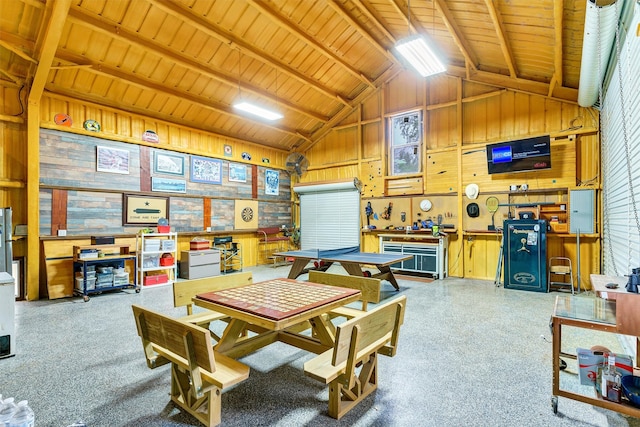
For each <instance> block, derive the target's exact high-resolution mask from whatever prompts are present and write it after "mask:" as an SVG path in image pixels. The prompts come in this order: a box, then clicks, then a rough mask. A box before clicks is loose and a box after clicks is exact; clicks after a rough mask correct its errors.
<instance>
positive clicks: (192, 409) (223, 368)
mask: <svg viewBox="0 0 640 427" xmlns="http://www.w3.org/2000/svg"><path fill="white" fill-rule="evenodd" d="M132 309H133V315H134V318H135V321H136V327H137V329H138V335H139V336H140V338H141V340H142V346H143V349H144V353H145V357H146V360H147V366H148V367H149V368H151V369H154V368H157V367H158V366H162V365H164V364H167V363H171V400H172V401H173V402H174V403H176V404H177V405H178V406H179V407H180V408H182V409H183V410H185V411H187V412H188V413H190V414H191V415H193V416H194V417H195V418H196V419H198V420H199V421H200V422H202V423H203V424H204V425H206V426H209V427H211V426H216V425H218V424H220V422H221V400H220V399H221V398H220V394H221V392H222V391H223V390H225V389H227V388H229V387H231V386H233V385H235V384H238V383H240V382H242V381H244V380H246V379H247V378H248V377H249V367H248V366H247V365H245V364H243V363H241V362H238V361H237V360H234V359H231V358H229V357H227V356H224V355H222V354H220V353H218V352H216V351H214V349H213V342H212V339H211V334H210V333H209V331H208V330H206V329H204V328H201V327H199V326H197V325H194V324H192V323H187V322H184V321H181V320H179V319H173V318H171V317H168V316H166V315H164V314H161V313H158V312H155V311H152V310H149V309H146V308H143V307H141V306H138V305H132Z"/></svg>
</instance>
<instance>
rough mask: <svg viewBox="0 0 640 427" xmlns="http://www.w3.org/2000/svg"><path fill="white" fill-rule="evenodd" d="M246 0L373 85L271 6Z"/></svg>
mask: <svg viewBox="0 0 640 427" xmlns="http://www.w3.org/2000/svg"><path fill="white" fill-rule="evenodd" d="M247 1H248V2H249V3H250V4H251V6H253V7H254V8H256V9H258V10H259V11H260V12H262V13H263V14H264V15H265V16H267V17H269V19H271V20H272V21H274V22H275V23H277V24H278V25H279V26H280V27H282V28H284V29H286V30H287V31H289V33H291V34H293V35H294V36H296V37H297V38H298V39H300V40H302V41H303V42H305V43H306V44H308V45H309V46H313V48H314V50H315V51H316V52H320V53H322V54H323V55H324V56H326V57H327V58H329V59H330V60H332V61H333V62H335V63H336V64H339V65H340V66H341V67H343V68H344V69H345V70H346V71H347V72H348V73H349V74H351V75H352V76H354V77H355V78H357V79H359V80H360V81H361V82H362V83H364V84H366V85H367V86H369V87H374V86H373V82H372V81H371V80H370V79H369V78H368V77H367V76H365V75H364V74H362V72H360V71H358V70H356V69H355V68H353V67H352V66H351V65H350V64H348V63H347V62H345V61H344V60H342V58H340V57H339V56H338V55H336V54H335V53H333V52H331V51H329V50H328V49H327V48H326V47H325V46H324V45H322V44H321V43H318V42H317V41H316V40H315V39H314V38H313V37H311V36H309V35H308V34H306V33H305V32H304V30H303V29H302V28H300V27H299V26H297V25H295V24H294V23H292V22H291V21H287V20H285V19H284V18H283V17H282V16H280V15H279V14H278V13H277V12H275V11H274V10H273V9H272V8H270V7H268V6H267V5H266V4H264V3H263V2H261V1H255V0H247Z"/></svg>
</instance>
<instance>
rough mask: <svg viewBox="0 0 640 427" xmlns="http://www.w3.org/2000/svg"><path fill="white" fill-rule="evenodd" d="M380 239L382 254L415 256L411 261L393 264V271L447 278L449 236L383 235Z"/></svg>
mask: <svg viewBox="0 0 640 427" xmlns="http://www.w3.org/2000/svg"><path fill="white" fill-rule="evenodd" d="M379 239H380V252H381V253H389V254H397V255H412V256H413V258H411V259H409V260H406V261H402V262H399V263H396V264H392V265H391V268H392V269H394V270H403V271H412V272H417V273H425V274H431V275H433V276H434V277H435V278H436V279H444V278H445V277H446V276H447V273H448V272H447V264H448V260H447V247H448V237H447V236H438V237H433V236H417V235H415V236H414V235H406V234H404V235H403V234H398V235H382V234H381V235H380V236H379ZM407 239H410V240H407Z"/></svg>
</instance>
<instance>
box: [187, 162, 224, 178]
mask: <svg viewBox="0 0 640 427" xmlns="http://www.w3.org/2000/svg"><path fill="white" fill-rule="evenodd" d="M191 181H192V182H203V183H205V184H222V160H217V159H209V158H207V157H198V156H191Z"/></svg>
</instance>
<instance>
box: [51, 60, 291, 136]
mask: <svg viewBox="0 0 640 427" xmlns="http://www.w3.org/2000/svg"><path fill="white" fill-rule="evenodd" d="M56 58H58V59H60V60H62V61H64V62H67V63H71V64H83V65H91V68H88V69H86V71H88V72H91V73H95V74H100V75H103V76H106V77H109V78H116V79H119V80H122V81H124V82H126V83H127V84H131V85H134V86H137V87H138V88H141V89H143V90H151V91H154V92H159V93H165V94H167V95H169V96H174V97H176V98H180V99H186V100H188V101H189V102H192V103H193V104H195V105H196V106H197V107H198V108H202V109H205V110H211V111H215V112H217V113H220V114H225V115H229V116H233V117H236V118H241V119H242V120H245V121H250V122H253V123H256V124H259V125H260V126H264V127H266V128H269V129H272V130H276V131H279V132H283V133H286V134H289V135H293V136H299V135H300V134H301V132H300V131H298V130H295V129H289V128H286V127H283V126H274V125H272V124H269V123H265V122H263V121H258V120H253V119H251V118H250V117H248V116H240V115H238V114H237V113H234V111H233V109H231V108H229V107H228V106H226V105H220V104H217V103H216V102H214V101H212V100H211V99H209V98H204V97H201V96H197V95H194V94H191V93H189V92H185V91H181V90H177V89H171V88H169V87H167V86H163V85H162V84H160V83H155V82H151V81H149V80H145V79H143V78H141V77H139V76H137V75H135V74H132V73H127V72H125V71H123V70H122V69H119V68H114V67H110V66H108V65H105V64H99V63H94V62H92V61H91V60H89V59H87V58H85V57H84V56H79V55H76V54H73V53H69V52H65V51H62V50H58V52H57V53H56Z"/></svg>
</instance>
